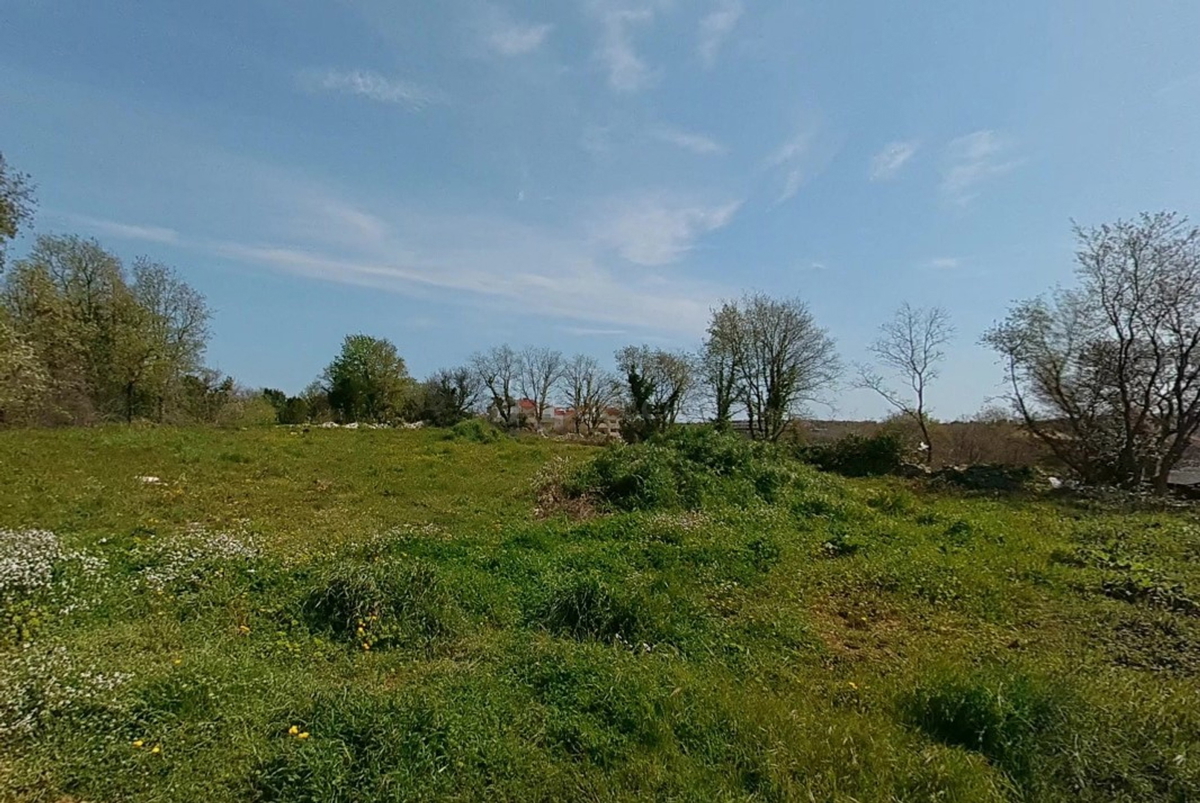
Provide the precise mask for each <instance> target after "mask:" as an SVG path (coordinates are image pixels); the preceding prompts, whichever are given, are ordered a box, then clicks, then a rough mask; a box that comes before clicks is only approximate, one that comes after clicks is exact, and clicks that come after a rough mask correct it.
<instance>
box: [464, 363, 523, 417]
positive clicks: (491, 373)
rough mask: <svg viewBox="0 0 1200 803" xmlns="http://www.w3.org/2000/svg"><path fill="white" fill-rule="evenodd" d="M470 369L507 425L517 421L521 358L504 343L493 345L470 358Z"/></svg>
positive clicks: (493, 407)
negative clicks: (517, 394) (515, 394)
mask: <svg viewBox="0 0 1200 803" xmlns="http://www.w3.org/2000/svg"><path fill="white" fill-rule="evenodd" d="M470 367H471V370H473V371H474V372H475V375H476V376H478V377H479V382H480V384H482V385H483V387H484V390H485V391H486V393H487V395H488V396H489V397H490V399H491V406H492V409H493V410H495V411H496V414H497V415H498V416H500V420H501V421H503V422H504V425H505V426H507V427H512V426H515V425H516V424H517V409H516V406H517V400H516V398H515V397H514V396H513V393H514V392H515V391H516V388H517V383H518V381H519V380H518V377H519V376H520V374H521V373H522V371H521V357H520V355H518V354H517V353H516V352H515V351H513V350H512V348H511V347H510V346H509V345H508V344H505V345H503V346H494V347H492V348H491V349H489V350H488V351H481V352H478V353H476V354H475V355H474V356H472V357H471V361H470Z"/></svg>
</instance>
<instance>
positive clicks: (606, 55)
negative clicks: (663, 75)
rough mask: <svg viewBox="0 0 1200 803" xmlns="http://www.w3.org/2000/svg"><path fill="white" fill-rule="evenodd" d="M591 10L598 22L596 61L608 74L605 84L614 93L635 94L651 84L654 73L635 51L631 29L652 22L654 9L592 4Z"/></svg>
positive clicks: (654, 78) (654, 77)
mask: <svg viewBox="0 0 1200 803" xmlns="http://www.w3.org/2000/svg"><path fill="white" fill-rule="evenodd" d="M593 11H594V13H595V14H596V16H597V18H598V20H599V23H600V43H599V45H598V46H597V49H596V58H597V59H599V60H600V63H601V64H603V65H604V69H605V70H606V71H607V72H608V85H609V86H610V87H612V88H613V90H615V91H617V92H636V91H638V90H640V89H645V88H646V87H648V86H650V85H651V84H653V83H654V82H655V80H657V74H656V73H655V72H654V71H653V70H651V69H650V68H649V67H648V66H647V65H646V62H645V60H643V59H642V57H641V56H640V55H638V52H637V50H636V49H634V46H633V30H632V29H633V28H634V27H635V26H639V25H646V24H648V23H650V22H652V21H653V20H654V10H653V9H652V8H649V7H643V8H624V7H615V6H611V5H608V4H604V3H593Z"/></svg>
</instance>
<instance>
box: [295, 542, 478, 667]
mask: <svg viewBox="0 0 1200 803" xmlns="http://www.w3.org/2000/svg"><path fill="white" fill-rule="evenodd" d="M303 611H304V615H305V618H306V620H307V621H308V623H309V625H310V626H311V627H313V628H314V629H316V630H320V631H324V632H327V633H330V634H331V635H333V636H334V637H335V638H337V639H339V640H341V641H345V642H347V643H349V644H353V645H356V646H360V647H362V648H363V649H388V648H393V647H405V646H417V647H420V648H422V649H429V648H430V647H431V646H432V644H433V643H434V642H435V641H436V640H438V639H441V638H445V637H449V636H453V635H454V634H455V633H456V632H457V631H458V629H459V628H458V625H459V620H460V612H459V610H458V607H457V605H455V603H454V601H453V600H452V599H451V597H450V595H449V594H448V593H447V592H446V590H445V588H444V587H443V585H442V583H441V582H440V580H439V578H438V574H437V572H436V570H435V569H434V568H433V567H432V566H430V565H426V564H424V563H412V562H407V561H404V560H402V559H398V558H392V557H384V558H380V559H378V560H376V561H374V562H371V563H358V564H354V563H347V564H345V565H342V566H340V567H338V568H337V569H335V570H333V572H332V573H331V574H329V575H327V576H324V577H322V578H321V579H320V580H319V582H318V585H317V586H316V587H315V588H313V589H312V590H311V591H310V592H309V593H308V594H307V596H306V597H305V600H304V602H303Z"/></svg>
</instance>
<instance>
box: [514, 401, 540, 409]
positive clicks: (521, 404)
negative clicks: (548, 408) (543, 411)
mask: <svg viewBox="0 0 1200 803" xmlns="http://www.w3.org/2000/svg"><path fill="white" fill-rule="evenodd" d="M517 406H518V407H520V408H521V409H522V410H532V409H534V408H535V407H537V405H536V404H534V403H533V402H532V401H531V400H529V399H521V400H520V401H518V402H517Z"/></svg>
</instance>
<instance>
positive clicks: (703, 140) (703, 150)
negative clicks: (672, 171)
mask: <svg viewBox="0 0 1200 803" xmlns="http://www.w3.org/2000/svg"><path fill="white" fill-rule="evenodd" d="M650 135H651V136H652V137H654V139H656V140H658V141H659V142H665V143H667V144H668V145H674V146H675V147H677V148H683V149H684V150H687V151H691V152H692V153H695V154H698V155H700V156H710V155H716V154H721V153H724V152H725V146H724V145H722V144H721V143H719V142H717V141H716V140H715V139H713V138H712V137H707V136H705V135H704V134H694V133H692V132H690V131H682V130H680V129H678V128H672V127H671V126H659V127H658V128H655V129H653V130H652V131H651V132H650Z"/></svg>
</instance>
